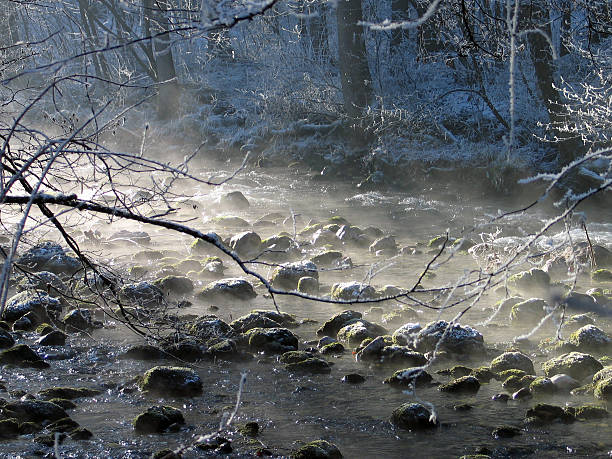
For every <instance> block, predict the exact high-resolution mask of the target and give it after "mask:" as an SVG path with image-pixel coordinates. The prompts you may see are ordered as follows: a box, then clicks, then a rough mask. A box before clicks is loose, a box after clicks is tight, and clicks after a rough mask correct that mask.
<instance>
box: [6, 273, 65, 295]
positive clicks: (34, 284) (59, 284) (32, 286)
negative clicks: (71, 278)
mask: <svg viewBox="0 0 612 459" xmlns="http://www.w3.org/2000/svg"><path fill="white" fill-rule="evenodd" d="M17 290H19V291H24V290H42V291H43V292H48V293H49V294H51V295H54V296H57V295H60V294H65V293H66V292H67V291H68V287H67V286H66V284H65V283H64V281H63V280H62V279H60V277H59V276H58V275H57V274H54V273H52V272H49V271H40V272H38V273H34V274H29V275H28V276H26V277H24V278H23V279H22V280H21V281H20V282H19V284H17Z"/></svg>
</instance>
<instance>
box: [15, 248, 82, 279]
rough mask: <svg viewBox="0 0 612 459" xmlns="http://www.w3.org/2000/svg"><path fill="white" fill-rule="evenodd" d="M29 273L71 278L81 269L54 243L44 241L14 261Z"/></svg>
mask: <svg viewBox="0 0 612 459" xmlns="http://www.w3.org/2000/svg"><path fill="white" fill-rule="evenodd" d="M16 263H17V264H18V265H20V266H23V267H24V268H26V269H27V270H29V271H49V272H51V273H54V274H58V275H66V276H72V275H73V274H75V273H76V272H77V271H79V270H80V269H82V264H81V262H80V261H79V260H78V259H77V258H74V257H71V256H69V255H67V254H66V251H65V250H64V248H63V247H62V246H61V245H59V244H58V243H56V242H52V241H45V242H41V243H39V244H37V245H35V246H34V247H31V248H30V249H28V250H27V251H26V252H25V253H23V254H22V255H21V256H20V257H19V258H18V259H17V261H16Z"/></svg>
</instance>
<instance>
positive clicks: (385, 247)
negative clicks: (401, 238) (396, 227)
mask: <svg viewBox="0 0 612 459" xmlns="http://www.w3.org/2000/svg"><path fill="white" fill-rule="evenodd" d="M369 251H370V252H371V253H374V254H381V255H386V256H394V255H397V242H395V238H394V237H393V236H384V237H380V238H378V239H376V240H375V241H374V242H372V244H370V247H369Z"/></svg>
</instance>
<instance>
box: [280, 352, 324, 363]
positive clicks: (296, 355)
mask: <svg viewBox="0 0 612 459" xmlns="http://www.w3.org/2000/svg"><path fill="white" fill-rule="evenodd" d="M313 357H315V354H313V353H312V352H308V351H289V352H285V353H283V354H282V355H281V356H280V357H279V358H278V361H279V362H280V363H284V364H287V363H297V362H301V361H302V360H306V359H311V358H313Z"/></svg>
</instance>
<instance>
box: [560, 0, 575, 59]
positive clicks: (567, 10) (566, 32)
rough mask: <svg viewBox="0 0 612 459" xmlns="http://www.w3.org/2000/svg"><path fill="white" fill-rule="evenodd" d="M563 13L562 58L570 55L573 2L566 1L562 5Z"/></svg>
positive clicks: (561, 33)
mask: <svg viewBox="0 0 612 459" xmlns="http://www.w3.org/2000/svg"><path fill="white" fill-rule="evenodd" d="M562 8H563V12H562V14H561V30H560V33H559V35H560V40H559V41H560V44H559V54H560V55H561V57H563V56H567V55H568V54H569V53H570V50H569V48H568V47H567V43H568V42H569V41H570V39H571V29H572V2H571V1H570V0H565V1H564V2H563V4H562Z"/></svg>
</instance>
